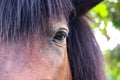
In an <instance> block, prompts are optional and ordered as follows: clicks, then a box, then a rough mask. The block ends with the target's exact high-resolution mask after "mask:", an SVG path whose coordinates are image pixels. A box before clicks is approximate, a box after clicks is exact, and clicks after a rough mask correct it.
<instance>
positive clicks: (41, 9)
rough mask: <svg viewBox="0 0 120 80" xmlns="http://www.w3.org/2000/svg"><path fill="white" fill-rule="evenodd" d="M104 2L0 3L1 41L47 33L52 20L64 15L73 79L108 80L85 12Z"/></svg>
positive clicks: (1, 0)
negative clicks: (67, 30)
mask: <svg viewBox="0 0 120 80" xmlns="http://www.w3.org/2000/svg"><path fill="white" fill-rule="evenodd" d="M100 1H101V0H0V40H3V41H6V40H19V39H21V38H28V37H29V36H30V35H33V36H34V34H35V33H36V32H37V33H40V34H41V33H43V32H44V33H46V31H47V29H49V26H50V25H48V23H50V21H52V20H54V19H56V18H60V17H61V15H63V16H65V17H66V19H67V22H68V27H69V29H70V34H69V37H68V38H67V50H68V57H69V62H70V67H71V71H72V80H105V78H104V71H103V63H102V55H101V52H100V49H99V47H98V44H97V42H96V40H95V37H94V35H93V33H92V30H91V28H90V26H89V25H88V23H87V21H86V19H85V18H84V16H85V13H86V12H87V11H88V10H89V9H91V8H92V7H93V6H95V5H96V4H97V3H99V2H100Z"/></svg>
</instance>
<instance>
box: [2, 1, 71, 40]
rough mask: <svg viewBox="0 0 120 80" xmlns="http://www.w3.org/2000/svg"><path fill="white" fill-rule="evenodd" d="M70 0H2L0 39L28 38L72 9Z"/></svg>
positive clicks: (40, 31) (66, 14)
mask: <svg viewBox="0 0 120 80" xmlns="http://www.w3.org/2000/svg"><path fill="white" fill-rule="evenodd" d="M72 9H73V6H72V3H71V1H70V0H0V39H2V40H6V39H7V40H9V39H20V38H28V37H29V36H30V35H32V34H35V33H36V32H37V33H39V34H41V33H43V32H46V30H48V29H49V26H50V24H49V23H50V22H51V21H53V20H54V19H56V18H60V17H61V15H63V16H65V17H66V18H67V17H68V16H69V14H70V12H71V11H72Z"/></svg>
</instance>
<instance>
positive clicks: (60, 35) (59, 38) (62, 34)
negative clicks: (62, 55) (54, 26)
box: [53, 30, 68, 43]
mask: <svg viewBox="0 0 120 80" xmlns="http://www.w3.org/2000/svg"><path fill="white" fill-rule="evenodd" d="M67 36H68V32H67V31H66V30H59V31H58V32H57V33H56V34H55V36H54V37H53V41H54V42H55V43H63V42H64V40H65V38H66V37H67Z"/></svg>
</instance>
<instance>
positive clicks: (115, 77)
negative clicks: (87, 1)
mask: <svg viewBox="0 0 120 80" xmlns="http://www.w3.org/2000/svg"><path fill="white" fill-rule="evenodd" d="M90 14H91V16H93V17H94V18H95V19H97V23H96V24H95V23H91V25H92V28H93V29H94V28H96V26H98V29H99V30H100V32H101V33H102V34H103V35H104V36H105V37H106V38H107V39H108V40H109V39H110V37H109V35H108V34H107V32H106V26H107V24H108V23H109V22H112V23H113V27H115V28H116V29H118V30H120V0H104V1H103V2H102V3H100V4H99V5H98V6H96V7H95V8H93V9H92V10H91V11H90ZM102 22H103V23H104V25H105V27H104V28H103V29H101V28H100V27H99V25H100V24H101V23H102ZM103 55H104V58H105V67H106V69H105V71H106V76H107V80H120V45H119V44H118V46H116V47H115V48H114V49H113V50H106V51H103Z"/></svg>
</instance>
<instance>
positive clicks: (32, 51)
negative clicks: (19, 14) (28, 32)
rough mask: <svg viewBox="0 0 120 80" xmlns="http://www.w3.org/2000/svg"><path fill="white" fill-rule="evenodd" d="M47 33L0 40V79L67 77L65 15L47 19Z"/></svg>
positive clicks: (63, 79)
mask: <svg viewBox="0 0 120 80" xmlns="http://www.w3.org/2000/svg"><path fill="white" fill-rule="evenodd" d="M47 32H48V33H49V34H46V35H43V36H42V38H41V39H40V38H38V36H37V33H36V34H34V36H32V37H30V38H29V40H19V41H15V42H14V41H13V42H12V41H10V42H9V41H8V42H6V43H1V44H0V80H70V79H71V72H70V68H69V62H68V57H67V49H66V37H67V36H68V33H69V30H68V27H67V22H66V20H65V19H61V20H59V21H58V20H56V21H54V22H52V23H51V29H49V30H48V31H47Z"/></svg>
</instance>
